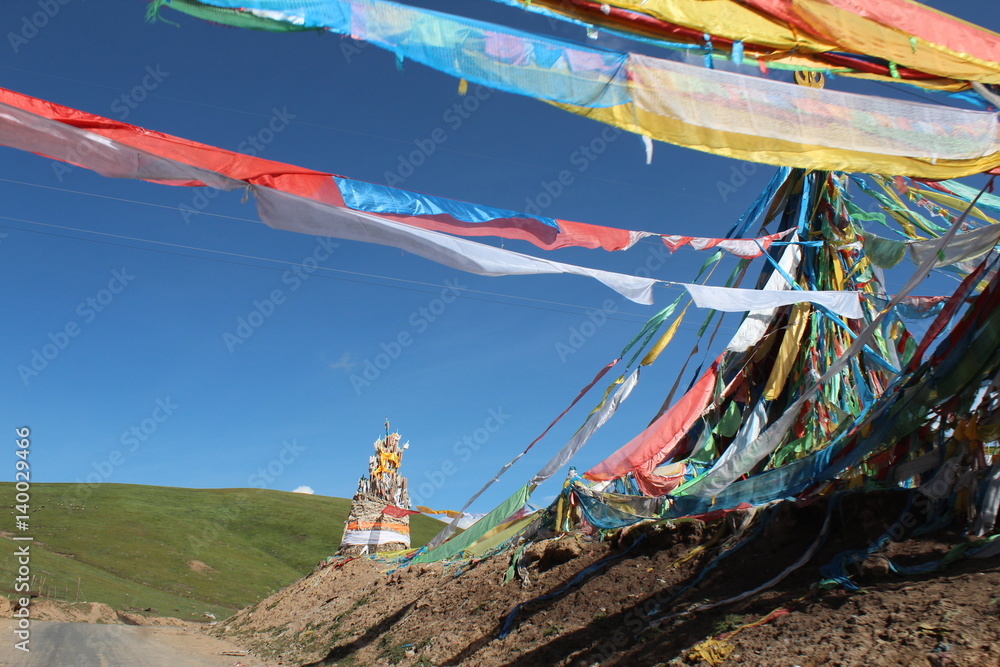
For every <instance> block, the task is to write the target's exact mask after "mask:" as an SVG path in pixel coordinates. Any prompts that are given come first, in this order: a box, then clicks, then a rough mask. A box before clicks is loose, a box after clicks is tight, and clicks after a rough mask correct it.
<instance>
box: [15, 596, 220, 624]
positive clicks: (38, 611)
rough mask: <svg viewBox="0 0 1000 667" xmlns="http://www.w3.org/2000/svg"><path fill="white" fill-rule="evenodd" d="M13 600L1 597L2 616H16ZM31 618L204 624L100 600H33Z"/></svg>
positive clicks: (116, 622)
mask: <svg viewBox="0 0 1000 667" xmlns="http://www.w3.org/2000/svg"><path fill="white" fill-rule="evenodd" d="M11 602H12V601H11V600H8V599H7V598H0V618H12V616H13V611H14V610H13V607H12V604H11ZM31 618H32V619H33V620H36V621H53V622H57V623H107V624H110V625H147V626H171V627H192V628H198V627H201V624H200V623H190V622H188V621H183V620H181V619H179V618H169V617H163V616H150V615H148V614H144V613H142V612H140V611H135V610H129V611H120V610H118V609H114V608H112V607H109V606H108V605H106V604H103V603H100V602H60V601H57V600H47V599H45V598H32V599H31Z"/></svg>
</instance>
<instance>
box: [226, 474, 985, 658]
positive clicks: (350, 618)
mask: <svg viewBox="0 0 1000 667" xmlns="http://www.w3.org/2000/svg"><path fill="white" fill-rule="evenodd" d="M904 509H905V495H904V494H903V493H889V492H887V493H878V494H860V493H859V494H854V495H848V496H846V497H845V498H844V499H843V501H842V502H837V503H835V504H834V505H833V506H830V505H829V502H828V501H826V500H820V501H817V502H814V503H812V504H808V505H793V504H791V503H786V504H783V505H781V506H779V507H775V508H771V509H768V510H763V511H758V512H756V513H752V512H734V513H730V514H728V515H726V516H724V517H719V518H716V519H715V520H712V521H707V522H706V521H696V520H686V521H677V522H673V523H667V524H659V525H646V526H639V527H637V528H634V529H632V530H629V531H627V532H625V533H624V534H620V535H617V536H615V537H614V538H613V539H611V540H609V541H606V542H597V541H593V540H591V539H590V538H589V537H587V536H584V535H582V534H568V535H562V536H558V537H554V538H552V539H549V540H545V541H543V542H539V543H536V544H534V545H531V546H530V547H528V548H527V549H526V550H525V551H524V553H523V554H522V558H520V559H519V562H520V565H521V567H520V568H519V569H520V572H521V574H522V575H523V576H515V577H514V578H513V579H512V580H511V581H509V582H507V583H504V575H505V573H506V572H507V570H508V568H509V566H510V565H511V562H512V558H511V557H512V552H511V551H508V552H506V553H504V554H501V555H499V556H496V557H493V558H491V559H485V560H482V561H479V562H474V563H471V564H464V565H462V564H445V565H442V564H433V565H422V566H415V567H410V568H403V569H397V570H394V571H392V570H391V568H392V565H391V564H387V563H380V562H378V561H373V560H370V559H367V558H361V559H354V560H347V559H343V560H340V561H337V562H335V563H333V564H330V565H326V566H324V567H320V568H318V569H317V570H316V571H314V572H313V573H312V574H310V575H309V576H307V577H305V578H303V579H301V580H299V581H298V582H296V583H294V584H292V585H290V586H288V587H286V588H285V589H283V590H281V591H279V592H277V593H275V594H274V595H272V596H271V597H269V598H267V599H265V600H263V601H261V602H260V603H258V604H257V605H255V606H253V607H249V608H247V609H244V610H243V611H241V612H240V613H238V614H237V615H236V616H234V617H232V618H231V619H229V620H228V621H227V622H226V623H225V624H219V625H218V626H216V629H215V632H216V633H218V634H219V635H222V636H224V637H226V638H227V639H230V640H232V641H234V642H236V643H237V644H240V645H241V646H243V647H244V648H247V649H250V650H252V651H254V652H255V653H257V654H259V655H261V656H263V657H264V658H267V659H270V660H273V661H275V662H278V663H279V664H286V665H341V666H344V667H346V666H349V665H395V664H398V665H403V666H406V667H408V666H410V665H459V664H461V665H483V666H494V665H509V666H514V665H525V666H527V665H566V666H571V665H572V666H576V665H580V666H592V665H629V666H631V665H636V666H652V665H667V664H714V665H768V666H775V665H786V666H788V667H792V666H793V665H799V666H800V667H806V666H808V665H825V664H831V665H900V666H902V665H928V666H944V665H1000V623H998V621H1000V558H993V559H984V560H959V561H956V562H954V563H952V564H951V565H949V566H948V567H947V568H945V569H944V570H942V571H939V572H936V573H933V574H927V575H922V576H919V577H901V576H898V575H896V574H893V573H891V571H890V569H889V567H888V564H887V561H885V560H884V559H881V558H869V559H868V560H866V561H865V562H864V563H862V564H860V565H859V566H856V567H852V568H850V569H849V572H850V573H851V574H852V576H853V580H854V581H855V582H856V583H857V584H858V585H859V586H860V587H861V588H860V590H858V591H854V592H851V591H845V590H844V589H843V588H839V587H835V588H830V589H823V588H820V587H817V585H816V584H817V582H819V581H820V580H821V579H823V578H824V574H823V573H821V572H820V567H821V566H822V565H824V564H826V563H829V562H830V561H831V559H832V558H833V557H834V556H835V555H836V554H838V553H841V552H843V551H844V550H845V549H863V548H866V547H867V546H868V545H869V544H871V543H872V540H874V539H875V538H877V537H878V536H879V535H880V534H882V533H883V532H885V531H886V530H887V529H888V528H889V527H890V526H891V525H892V522H893V520H894V519H896V518H897V517H902V519H903V520H904V521H903V523H905V525H907V526H911V525H919V524H921V523H922V522H923V517H910V515H909V514H908V513H907V512H904ZM887 517H888V519H887ZM908 517H909V518H908ZM828 518H829V525H828V531H827V533H826V538H825V539H824V540H821V541H820V542H819V543H817V537H818V536H819V535H820V533H821V531H822V527H823V525H824V523H825V522H826V521H827V519H828ZM963 541H965V538H964V537H963V536H962V535H960V534H959V533H958V532H955V531H953V530H950V529H944V530H941V531H939V532H937V533H932V534H929V535H924V536H922V537H919V538H916V537H910V538H908V539H904V540H903V541H901V542H896V543H892V544H891V545H890V546H889V548H888V550H887V551H885V552H884V553H885V554H886V555H888V556H890V557H892V558H893V559H894V560H895V561H896V562H897V563H899V564H903V565H915V564H919V563H925V562H931V561H935V560H938V559H940V558H941V557H942V556H943V555H944V554H946V553H947V552H948V550H949V549H950V548H951V547H952V546H954V545H955V544H959V543H962V542H963ZM734 545H739V546H738V547H737V548H735V549H731V548H730V547H733V546H734ZM811 548H814V549H815V551H814V552H813V553H812V555H811V558H808V560H806V561H805V563H804V564H803V565H801V566H800V567H798V568H797V569H794V571H792V572H791V573H790V574H788V576H786V577H785V578H784V579H783V580H782V581H780V582H779V583H777V584H776V585H773V586H770V587H767V589H766V590H763V591H761V592H759V593H757V594H754V595H750V596H749V597H747V598H746V599H743V600H742V601H736V602H729V603H724V604H720V605H718V606H716V607H714V608H711V609H708V608H707V607H708V606H709V605H712V604H714V603H718V602H721V601H725V600H728V599H730V598H733V597H735V596H739V595H740V594H743V593H746V592H748V591H752V590H754V589H756V588H758V587H761V586H762V585H763V584H765V583H767V582H770V581H771V580H773V579H774V578H775V577H776V576H777V575H779V574H780V573H781V572H782V571H784V570H786V568H789V566H791V565H793V564H794V563H796V562H797V561H800V560H801V559H802V558H803V557H804V556H808V555H809V552H810V549H811ZM724 552H725V553H726V554H727V555H726V556H725V557H723V558H718V557H719V555H720V554H721V553H724ZM591 566H595V568H594V569H593V571H590V572H588V571H587V568H590V567H591ZM541 596H548V597H547V598H546V599H542V600H538V599H537V598H540V597H541ZM529 601H533V602H530V603H529V604H526V605H525V606H524V607H521V608H519V610H518V613H517V614H516V615H515V616H514V617H511V616H510V615H511V612H512V610H514V608H515V607H516V606H517V605H519V604H522V603H528V602H529ZM699 607H701V609H699ZM505 621H508V622H509V634H507V636H506V637H504V638H501V637H500V635H501V632H502V629H503V628H504V624H505Z"/></svg>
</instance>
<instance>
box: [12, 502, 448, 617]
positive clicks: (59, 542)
mask: <svg viewBox="0 0 1000 667" xmlns="http://www.w3.org/2000/svg"><path fill="white" fill-rule="evenodd" d="M0 500H2V506H5V507H7V508H8V509H9V514H8V516H9V517H10V519H9V522H5V523H8V526H3V525H0V536H2V539H3V540H4V541H5V542H6V546H5V547H4V548H3V556H2V558H0V578H2V581H3V582H4V583H3V584H0V590H2V591H4V592H5V593H7V594H8V595H9V596H12V595H13V588H12V586H13V581H14V576H15V572H16V570H17V562H16V560H15V558H14V556H13V553H14V548H15V547H14V542H13V541H12V540H11V539H10V538H11V537H12V536H13V534H14V532H15V526H14V516H13V515H14V509H13V506H14V485H13V484H12V483H0ZM349 508H350V501H349V500H345V499H343V498H327V497H323V496H315V495H307V494H301V493H288V492H284V491H271V490H264V489H179V488H170V487H160V486H138V485H133V484H101V485H98V486H96V487H91V488H90V489H89V490H86V487H85V486H84V485H80V484H32V485H31V514H30V520H29V524H30V528H29V530H27V531H25V532H19V534H21V535H30V536H32V537H34V542H33V543H31V544H32V546H31V571H32V574H33V575H35V582H34V586H33V590H40V589H41V590H42V591H43V593H44V594H45V595H46V596H49V597H54V598H58V599H68V600H70V601H74V600H75V599H77V587H78V585H79V600H80V601H84V600H86V601H88V602H104V603H106V604H109V605H112V606H114V607H118V608H121V607H138V608H148V607H152V608H154V609H156V613H157V614H159V615H164V616H177V617H179V618H192V617H193V616H201V615H202V613H203V612H206V611H208V612H212V613H214V614H215V615H216V616H218V617H219V618H220V619H221V618H222V617H224V616H228V615H229V614H231V613H232V612H233V611H235V610H237V609H239V608H241V607H244V606H246V605H247V604H250V603H252V602H255V601H256V600H257V599H259V598H261V597H263V596H266V595H268V594H269V593H270V592H271V591H273V590H277V589H279V588H281V587H283V586H286V585H288V584H289V583H291V582H292V581H295V580H296V579H298V578H300V577H301V576H303V575H305V574H307V573H308V572H310V571H312V569H313V568H314V567H315V566H316V564H317V563H318V562H319V561H320V560H322V559H323V558H325V557H326V556H329V555H331V554H332V553H334V552H335V551H336V550H337V547H338V546H339V544H340V538H341V535H342V533H343V529H344V521H345V519H346V518H347V513H348V510H349ZM410 525H411V528H410V529H411V532H412V540H413V545H414V546H418V545H421V544H424V543H425V542H427V541H428V540H429V539H430V538H431V537H432V536H433V535H434V534H435V533H436V532H437V531H438V530H440V528H441V523H440V522H438V521H435V520H434V519H430V518H428V517H424V516H418V515H414V516H412V517H411V522H410ZM19 544H24V542H20V543H19ZM43 578H44V580H43Z"/></svg>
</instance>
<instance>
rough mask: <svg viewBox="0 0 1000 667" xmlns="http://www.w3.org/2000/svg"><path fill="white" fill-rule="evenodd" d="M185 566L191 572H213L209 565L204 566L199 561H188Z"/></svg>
mask: <svg viewBox="0 0 1000 667" xmlns="http://www.w3.org/2000/svg"><path fill="white" fill-rule="evenodd" d="M186 565H187V566H188V569H189V570H191V571H192V572H215V568H214V567H212V566H211V565H206V564H205V563H202V562H201V561H200V560H189V561H188V562H187V563H186Z"/></svg>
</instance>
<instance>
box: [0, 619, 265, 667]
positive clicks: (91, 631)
mask: <svg viewBox="0 0 1000 667" xmlns="http://www.w3.org/2000/svg"><path fill="white" fill-rule="evenodd" d="M13 630H14V622H13V621H11V620H4V621H3V623H2V627H0V665H4V666H5V667H6V666H10V667H138V666H139V665H141V666H142V667H178V666H180V665H183V666H184V667H234V665H236V664H237V663H238V662H240V663H242V664H243V665H244V666H245V667H274V665H276V664H277V663H273V662H264V661H262V660H260V659H257V658H254V657H253V656H231V655H223V654H222V652H223V651H238V650H239V649H238V647H237V646H235V645H234V644H232V643H230V642H227V641H224V640H220V639H215V638H212V637H208V636H206V635H204V634H203V633H202V632H201V631H200V630H198V629H196V628H171V627H137V626H130V625H94V624H90V623H53V622H48V621H33V622H32V623H31V641H30V644H29V647H30V649H31V651H30V652H29V653H25V652H23V651H20V650H18V649H16V648H15V647H14V642H15V638H14V633H13Z"/></svg>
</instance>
